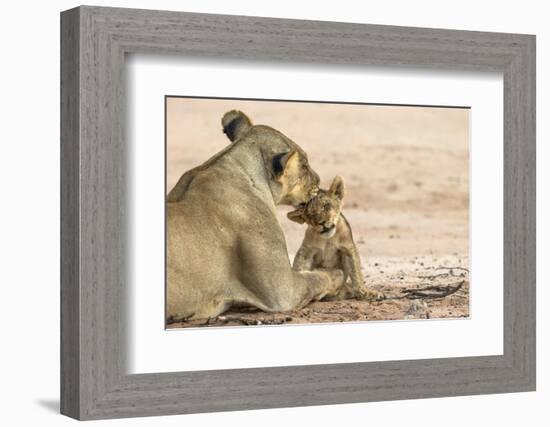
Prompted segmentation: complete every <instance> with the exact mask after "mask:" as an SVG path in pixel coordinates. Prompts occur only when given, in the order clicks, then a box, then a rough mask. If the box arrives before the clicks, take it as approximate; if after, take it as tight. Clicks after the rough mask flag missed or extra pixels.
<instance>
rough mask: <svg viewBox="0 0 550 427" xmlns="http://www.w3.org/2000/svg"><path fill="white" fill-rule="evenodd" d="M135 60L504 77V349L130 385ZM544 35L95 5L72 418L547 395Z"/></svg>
mask: <svg viewBox="0 0 550 427" xmlns="http://www.w3.org/2000/svg"><path fill="white" fill-rule="evenodd" d="M128 53H150V54H176V55H183V56H186V55H187V56H193V57H210V58H212V57H214V58H239V59H262V60H277V61H283V60H284V61H291V62H296V63H304V62H307V63H319V64H321V63H330V64H339V65H343V66H357V65H381V66H391V67H403V66H408V67H424V68H431V69H434V68H435V69H447V70H484V71H497V72H502V73H503V79H504V111H503V114H504V133H503V135H504V231H503V232H504V254H503V255H504V271H503V276H504V306H503V324H504V337H503V343H504V351H503V354H502V355H497V356H479V357H451V358H440V359H424V360H406V361H383V362H365V363H339V364H325V365H309V366H286V367H267V368H251V369H230V370H212V371H191V372H176V373H153V374H128V373H127V371H126V369H125V367H126V354H125V348H126V341H127V334H126V332H127V325H126V324H125V310H126V309H125V298H126V294H125V286H126V278H127V276H128V268H129V265H128V263H127V258H126V254H127V247H126V245H127V238H126V237H127V233H128V229H127V226H126V223H125V212H126V209H127V206H126V204H125V188H126V179H127V175H126V168H127V166H128V164H127V157H126V146H125V139H124V138H125V120H124V118H125V112H124V99H125V85H124V61H125V55H126V54H128ZM535 208H536V206H535V37H534V36H532V35H523V34H505V33H486V32H473V31H456V30H443V29H426V28H408V27H395V26H382V25H366V24H349V23H336V22H316V21H302V20H287V19H272V18H259V17H244V16H226V15H211V14H197V13H185V12H166V11H152V10H134V9H118V8H106V7H90V6H81V7H78V8H75V9H71V10H68V11H65V12H62V14H61V413H62V414H64V415H67V416H70V417H73V418H76V419H80V420H87V419H105V418H120V417H137V416H153V415H168V414H185V413H198V412H217V411H230V410H248V409H260V408H277V407H295V406H307V405H326V404H340V403H353V402H367V401H382V400H397V399H413V398H428V397H441V396H460V395H474V394H487V393H506V392H520V391H532V390H535V387H536V378H535V373H536V356H535V353H536V352H535V350H536V344H535V337H536V333H535V328H536V325H535V318H536V312H535V305H536V304H535V303H536V294H535V280H536V277H535V256H536V242H535V231H536V228H535V227H536V226H535V210H536V209H535Z"/></svg>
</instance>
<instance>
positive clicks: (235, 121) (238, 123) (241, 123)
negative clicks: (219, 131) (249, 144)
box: [222, 110, 252, 142]
mask: <svg viewBox="0 0 550 427" xmlns="http://www.w3.org/2000/svg"><path fill="white" fill-rule="evenodd" d="M222 127H223V133H225V134H226V135H227V137H228V138H229V139H230V140H231V142H235V141H236V140H238V139H239V138H241V137H242V136H243V135H244V134H245V133H246V132H248V130H249V129H250V128H251V127H252V122H251V121H250V119H249V118H248V116H247V115H246V114H244V113H243V112H242V111H237V110H231V111H228V112H227V113H225V114H224V115H223V117H222Z"/></svg>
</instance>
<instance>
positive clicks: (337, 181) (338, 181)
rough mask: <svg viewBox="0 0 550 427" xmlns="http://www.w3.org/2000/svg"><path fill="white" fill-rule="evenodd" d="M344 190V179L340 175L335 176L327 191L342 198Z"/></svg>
mask: <svg viewBox="0 0 550 427" xmlns="http://www.w3.org/2000/svg"><path fill="white" fill-rule="evenodd" d="M344 191H345V188H344V180H343V179H342V177H340V176H337V177H335V178H334V180H333V181H332V184H330V189H329V193H330V194H332V195H333V196H334V197H336V198H338V199H340V200H343V199H344Z"/></svg>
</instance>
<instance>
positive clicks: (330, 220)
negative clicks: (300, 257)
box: [287, 176, 344, 239]
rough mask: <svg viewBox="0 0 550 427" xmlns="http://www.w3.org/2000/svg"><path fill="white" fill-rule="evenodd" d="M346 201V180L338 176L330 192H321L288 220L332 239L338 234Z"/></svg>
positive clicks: (289, 216) (293, 212) (295, 211)
mask: <svg viewBox="0 0 550 427" xmlns="http://www.w3.org/2000/svg"><path fill="white" fill-rule="evenodd" d="M343 200H344V180H343V179H342V178H341V177H339V176H337V177H336V178H334V180H333V181H332V184H331V186H330V188H329V189H328V190H321V189H320V190H319V192H318V193H317V195H316V196H313V197H312V198H311V199H310V200H309V201H308V202H306V203H305V204H304V205H303V206H301V207H300V208H298V209H296V210H294V211H292V212H289V213H288V214H287V217H288V219H290V220H291V221H294V222H297V223H299V224H303V223H304V222H305V223H307V224H308V225H310V226H311V227H313V229H314V230H316V231H317V232H318V233H319V235H320V236H321V237H323V238H325V239H330V238H331V237H332V236H334V233H336V225H337V224H338V221H339V220H340V212H341V211H342V205H343Z"/></svg>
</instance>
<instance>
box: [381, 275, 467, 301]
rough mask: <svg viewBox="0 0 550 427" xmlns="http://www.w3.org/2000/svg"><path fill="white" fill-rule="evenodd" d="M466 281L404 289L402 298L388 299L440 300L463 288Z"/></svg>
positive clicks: (390, 298) (391, 298)
mask: <svg viewBox="0 0 550 427" xmlns="http://www.w3.org/2000/svg"><path fill="white" fill-rule="evenodd" d="M465 282H466V281H465V280H462V281H460V282H458V283H452V284H448V285H444V286H443V285H429V286H424V287H422V288H406V289H402V290H401V293H402V294H403V295H400V296H394V297H388V298H386V299H388V300H393V299H404V298H407V299H419V298H422V299H438V298H445V297H447V296H449V295H452V294H454V293H455V292H457V291H458V290H459V289H460V288H462V286H463V285H464V283H465Z"/></svg>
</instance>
